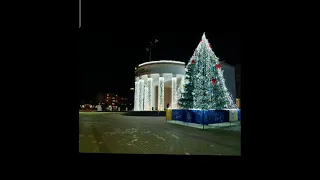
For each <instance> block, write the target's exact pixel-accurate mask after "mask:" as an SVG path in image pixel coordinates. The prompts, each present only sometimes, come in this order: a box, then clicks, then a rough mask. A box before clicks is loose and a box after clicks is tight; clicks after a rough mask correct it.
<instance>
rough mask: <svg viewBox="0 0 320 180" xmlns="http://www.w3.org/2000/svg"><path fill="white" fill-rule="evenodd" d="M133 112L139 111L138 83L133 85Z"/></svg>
mask: <svg viewBox="0 0 320 180" xmlns="http://www.w3.org/2000/svg"><path fill="white" fill-rule="evenodd" d="M134 89H135V91H134V110H135V111H138V109H139V82H138V81H137V82H135V83H134Z"/></svg>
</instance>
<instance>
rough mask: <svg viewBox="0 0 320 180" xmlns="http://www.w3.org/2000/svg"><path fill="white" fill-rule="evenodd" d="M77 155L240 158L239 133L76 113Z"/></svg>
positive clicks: (115, 115)
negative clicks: (77, 116)
mask: <svg viewBox="0 0 320 180" xmlns="http://www.w3.org/2000/svg"><path fill="white" fill-rule="evenodd" d="M79 152H89V153H94V152H96V153H130V154H183V155H240V152H241V133H240V132H238V131H226V130H221V129H210V130H202V129H196V128H192V127H185V126H180V125H176V124H170V123H167V122H166V120H165V117H146V116H124V115H123V113H117V112H80V114H79Z"/></svg>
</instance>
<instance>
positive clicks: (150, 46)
mask: <svg viewBox="0 0 320 180" xmlns="http://www.w3.org/2000/svg"><path fill="white" fill-rule="evenodd" d="M158 41H159V40H158V39H155V40H154V42H150V45H149V48H146V50H147V52H148V51H149V61H151V48H152V46H153V45H155V44H156V43H157V42H158Z"/></svg>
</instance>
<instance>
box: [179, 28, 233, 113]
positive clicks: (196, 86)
mask: <svg viewBox="0 0 320 180" xmlns="http://www.w3.org/2000/svg"><path fill="white" fill-rule="evenodd" d="M191 62H193V63H191V66H190V65H189V66H187V68H190V72H189V69H188V71H187V73H186V80H187V81H186V82H185V83H186V86H185V88H186V92H185V93H184V94H183V98H182V99H181V100H180V101H181V103H182V104H181V106H182V107H186V108H188V109H191V103H190V100H191V99H193V109H216V110H221V109H233V108H236V105H235V103H234V102H233V101H232V98H231V95H230V93H229V92H228V89H227V88H226V85H225V80H224V78H223V72H222V71H221V64H220V63H219V58H218V57H217V56H216V55H215V54H214V52H213V51H212V49H211V45H210V43H209V42H208V40H207V39H206V37H205V34H203V36H202V39H201V41H200V43H199V45H198V47H197V48H196V50H195V52H194V55H193V57H192V60H191ZM188 78H189V79H191V81H190V80H188ZM190 82H191V85H192V86H190V85H189V86H190V87H189V86H188V84H187V83H190ZM190 94H192V98H191V97H190ZM183 103H184V104H183ZM183 105H184V106H183Z"/></svg>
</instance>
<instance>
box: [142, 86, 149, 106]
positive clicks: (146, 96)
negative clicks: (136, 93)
mask: <svg viewBox="0 0 320 180" xmlns="http://www.w3.org/2000/svg"><path fill="white" fill-rule="evenodd" d="M143 99H144V105H143V110H144V111H147V105H148V88H147V86H144V98H143Z"/></svg>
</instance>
